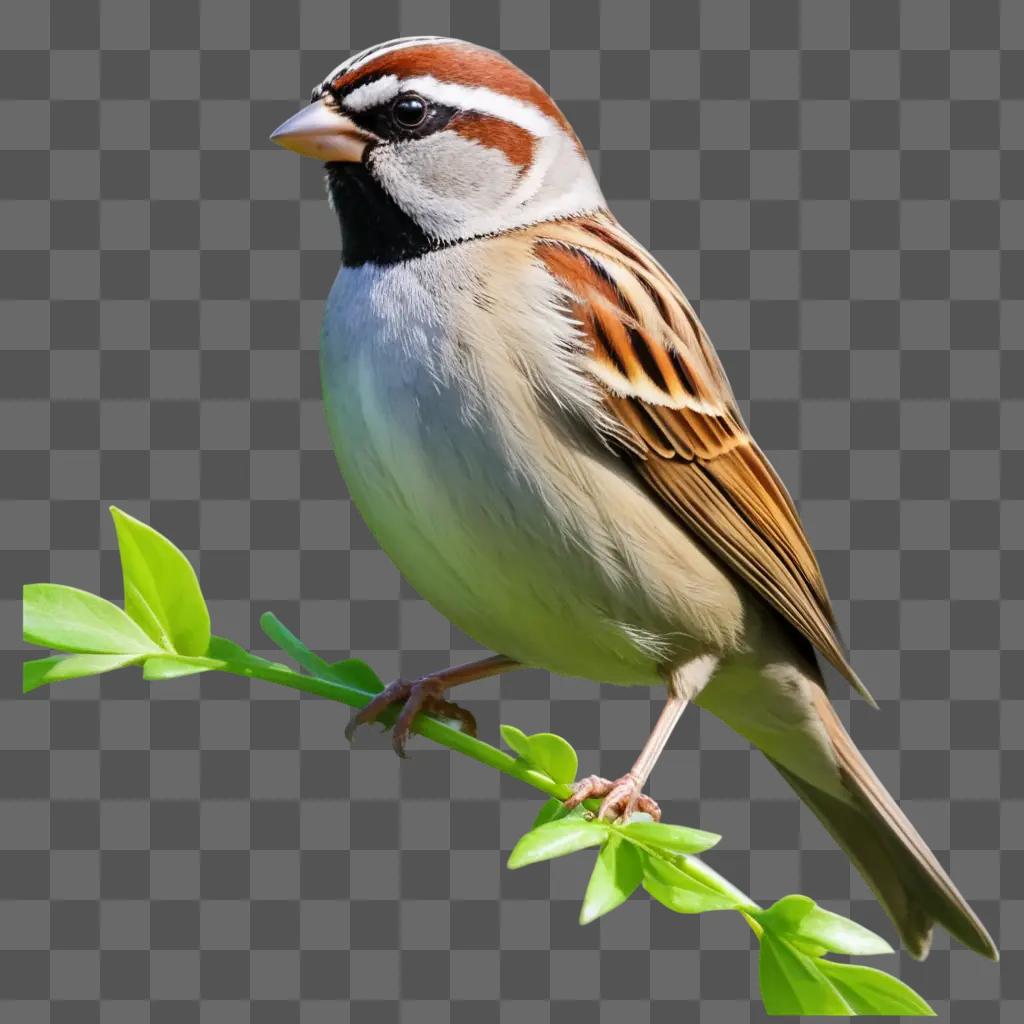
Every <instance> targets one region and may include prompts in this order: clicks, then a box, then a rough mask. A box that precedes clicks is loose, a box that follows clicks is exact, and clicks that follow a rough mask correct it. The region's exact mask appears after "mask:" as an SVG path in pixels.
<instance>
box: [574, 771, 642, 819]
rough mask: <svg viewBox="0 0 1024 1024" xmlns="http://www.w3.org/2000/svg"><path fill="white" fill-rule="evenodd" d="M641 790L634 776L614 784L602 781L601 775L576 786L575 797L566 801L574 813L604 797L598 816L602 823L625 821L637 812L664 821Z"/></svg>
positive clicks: (624, 776)
mask: <svg viewBox="0 0 1024 1024" xmlns="http://www.w3.org/2000/svg"><path fill="white" fill-rule="evenodd" d="M641 788H642V784H641V782H640V780H639V779H638V778H637V777H636V776H635V775H633V773H632V772H627V773H626V774H625V775H623V776H622V778H620V779H615V780H614V781H612V780H610V779H602V778H601V776H600V775H588V776H587V777H586V778H585V779H580V781H579V782H577V783H576V784H575V785H574V786H573V788H572V796H571V797H569V799H568V800H566V801H565V806H566V807H568V808H569V809H570V810H571V809H572V808H573V807H578V806H579V805H580V804H581V803H583V801H584V800H590V799H592V798H593V797H604V799H603V800H602V801H601V807H600V809H599V810H598V812H597V816H598V818H599V819H602V820H603V819H604V818H609V819H610V820H615V819H619V818H622V819H625V818H628V817H629V816H630V815H631V814H632V813H633V812H634V811H642V812H643V813H644V814H649V815H650V816H651V817H652V818H653V819H654V820H655V821H660V820H661V808H660V807H659V806H658V805H657V803H655V801H654V800H652V799H651V798H650V797H649V796H647V794H646V793H641V792H640V790H641Z"/></svg>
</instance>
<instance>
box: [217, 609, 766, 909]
mask: <svg viewBox="0 0 1024 1024" xmlns="http://www.w3.org/2000/svg"><path fill="white" fill-rule="evenodd" d="M261 624H262V626H263V628H264V630H265V632H266V633H267V635H268V636H270V637H271V639H273V640H274V641H275V642H276V643H278V644H279V646H281V647H283V648H284V649H285V650H286V651H288V653H290V654H291V655H292V656H293V657H294V658H295V659H296V660H297V661H299V662H300V664H303V665H304V666H305V667H306V668H307V670H309V672H310V674H309V675H304V674H302V673H300V672H293V671H292V670H291V669H288V668H285V667H284V666H283V665H278V664H276V663H274V662H272V661H267V660H266V659H265V658H260V657H257V656H256V655H253V654H249V653H248V652H244V654H242V655H241V656H239V657H237V658H231V657H227V658H226V659H225V660H226V664H225V666H224V668H223V669H222V671H224V672H234V673H236V674H238V675H242V676H249V677H251V678H257V679H264V680H266V681H267V682H270V683H277V684H279V685H281V686H287V687H289V688H290V689H292V690H301V691H302V692H303V693H312V694H315V695H316V696H318V697H326V698H327V699H328V700H334V701H338V702H339V703H341V704H347V705H348V706H349V707H353V708H364V707H366V705H367V704H369V703H370V701H371V700H372V699H373V697H374V696H375V694H373V693H371V692H369V691H367V690H365V689H363V688H362V687H361V686H358V685H356V684H355V683H353V682H350V681H347V680H346V679H345V678H344V672H343V671H342V669H340V668H339V667H338V666H335V665H331V664H329V663H328V662H326V661H324V659H323V658H321V657H320V656H319V655H316V654H314V653H313V652H312V651H310V650H308V649H307V648H306V647H305V645H304V644H303V643H302V641H301V640H299V638H298V637H296V636H295V635H294V634H293V633H292V632H291V631H290V630H289V629H288V628H287V627H286V626H285V625H284V624H283V623H282V622H281V621H280V620H279V619H277V618H276V617H275V616H273V615H271V614H269V613H268V614H266V615H264V616H263V618H262V620H261ZM397 717H398V709H397V708H388V709H386V710H385V711H384V712H383V713H382V714H381V716H380V718H379V719H378V721H380V722H381V724H383V725H392V724H394V721H395V719H396V718H397ZM412 731H413V732H415V733H418V734H419V735H420V736H423V737H424V738H426V739H428V740H432V741H433V742H434V743H438V744H440V745H441V746H442V747H447V748H448V749H449V750H454V751H456V752H457V753H459V754H464V755H465V756H466V757H471V758H472V759H473V760H474V761H478V762H479V763H480V764H484V765H487V766H488V767H489V768H494V769H496V770H497V771H499V772H504V773H505V774H506V775H511V776H512V777H513V778H515V779H519V781H520V782H525V783H526V784H527V785H528V786H533V788H534V789H538V790H540V791H541V792H542V793H545V794H546V795H547V796H550V797H555V798H556V799H558V800H566V799H568V798H569V796H570V795H571V793H572V788H571V787H570V786H568V785H566V784H565V783H558V782H553V781H552V780H551V779H549V778H548V777H547V776H546V775H543V774H541V773H540V772H537V771H534V770H533V769H531V768H529V767H527V766H526V765H525V764H524V763H523V762H522V761H521V760H519V759H517V758H514V757H511V756H510V755H508V754H506V753H505V752H504V751H503V750H499V749H498V748H497V747H492V746H491V745H490V744H489V743H485V742H484V741H483V740H479V739H477V738H476V737H474V736H469V735H467V734H466V733H464V732H462V731H461V730H459V729H457V728H454V727H452V726H450V725H448V724H446V723H445V722H442V721H441V720H440V719H437V718H433V717H431V716H429V715H425V714H419V715H417V716H416V718H415V719H414V720H413V724H412ZM591 805H593V807H592V809H596V808H597V801H589V800H588V801H587V802H586V806H588V807H590V806H591ZM680 860H681V861H682V862H683V863H681V864H680V867H681V868H682V870H684V871H686V872H687V873H688V874H690V875H691V876H692V877H693V878H695V879H697V881H699V882H701V883H703V884H704V885H706V886H708V888H710V889H714V890H715V891H716V892H720V893H722V894H723V895H726V896H729V897H731V898H733V899H735V900H736V901H737V903H739V904H740V908H739V909H740V910H741V912H747V913H751V912H752V913H757V912H759V911H760V910H761V909H762V908H761V907H760V906H759V905H758V904H757V903H755V902H754V901H753V900H752V899H751V898H750V897H749V896H748V895H747V894H746V893H744V892H743V891H742V890H741V889H738V888H737V887H736V886H735V885H733V884H732V883H731V882H730V881H728V880H727V879H725V878H723V877H722V876H721V875H720V874H719V873H718V872H717V871H715V870H714V869H713V868H711V867H709V866H708V865H707V864H705V863H704V862H703V861H702V860H700V859H699V858H698V857H694V856H689V855H682V856H681V857H680ZM747 913H744V916H747ZM747 920H748V921H750V918H749V917H748V918H747ZM751 927H753V925H751Z"/></svg>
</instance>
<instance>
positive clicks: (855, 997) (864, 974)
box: [818, 960, 936, 1017]
mask: <svg viewBox="0 0 1024 1024" xmlns="http://www.w3.org/2000/svg"><path fill="white" fill-rule="evenodd" d="M818 970H819V971H821V972H822V974H824V975H825V977H826V978H827V979H828V980H829V981H830V982H831V983H832V986H833V988H835V989H836V991H837V992H839V994H840V995H841V996H842V997H843V999H845V1000H846V1002H847V1003H849V1005H850V1007H851V1008H852V1009H853V1010H854V1012H855V1013H857V1014H864V1015H871V1016H886V1017H888V1016H892V1017H934V1016H935V1015H936V1014H935V1011H934V1010H933V1009H932V1008H931V1007H930V1006H929V1005H928V1004H927V1003H926V1002H925V1001H924V1000H923V999H922V998H921V997H920V996H919V995H918V994H917V993H916V992H915V991H914V990H913V989H912V988H911V987H910V986H909V985H905V984H904V983H903V982H902V981H900V980H899V978H894V977H893V976H892V975H891V974H886V973H885V972H884V971H878V970H876V969H875V968H874V967H862V966H861V965H860V964H841V963H836V961H835V960H819V961H818Z"/></svg>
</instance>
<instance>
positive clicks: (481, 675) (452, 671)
mask: <svg viewBox="0 0 1024 1024" xmlns="http://www.w3.org/2000/svg"><path fill="white" fill-rule="evenodd" d="M518 666H519V662H518V661H513V660H512V659H511V658H506V657H505V656H504V655H503V654H496V655H494V656H493V657H490V658H483V659H481V660H480V661H474V662H471V663H470V664H468V665H459V666H458V667H456V668H447V669H444V670H442V671H440V672H431V673H430V674H429V675H425V676H421V677H420V678H419V679H413V680H407V679H396V680H395V681H394V682H392V683H390V684H388V685H387V686H385V687H384V689H383V690H381V692H380V693H378V694H377V696H376V697H374V698H373V700H371V701H370V703H369V704H367V705H366V707H365V708H363V709H362V711H359V712H358V713H357V714H354V715H353V716H352V718H351V720H350V721H349V723H348V725H347V726H346V727H345V738H346V739H347V740H348V741H349V742H350V743H351V742H352V737H353V736H354V735H355V731H356V729H358V728H359V726H361V725H368V724H369V723H370V722H375V721H376V720H377V719H378V718H379V717H380V715H381V714H382V713H383V711H384V710H385V709H386V708H389V707H391V705H392V704H397V703H398V702H400V701H405V707H403V708H402V713H401V714H400V715H399V716H398V720H397V721H396V722H395V726H394V729H393V730H392V732H391V745H392V746H393V747H394V748H395V753H396V754H398V756H399V757H405V756H406V753H405V743H406V740H407V739H408V738H409V732H410V731H411V729H412V723H413V720H414V719H415V717H416V715H417V714H418V713H419V712H420V711H424V712H426V713H427V714H433V715H439V716H440V717H442V718H449V719H452V720H454V721H458V722H459V727H460V729H461V730H462V731H463V732H465V733H469V735H470V736H475V735H476V719H474V718H473V715H472V714H471V713H470V712H469V711H467V710H466V709H465V708H460V707H459V706H458V704H454V703H453V702H452V701H449V700H445V699H444V697H443V696H442V694H443V693H444V692H445V691H446V690H449V689H451V687H453V686H458V685H459V684H460V683H470V682H473V680H475V679H486V678H487V677H488V676H496V675H498V674H499V673H501V672H504V671H506V670H507V669H512V668H517V667H518Z"/></svg>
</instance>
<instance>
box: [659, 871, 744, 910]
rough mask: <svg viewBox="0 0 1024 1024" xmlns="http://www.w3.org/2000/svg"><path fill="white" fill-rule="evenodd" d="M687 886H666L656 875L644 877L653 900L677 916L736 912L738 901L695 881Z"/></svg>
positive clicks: (691, 881)
mask: <svg viewBox="0 0 1024 1024" xmlns="http://www.w3.org/2000/svg"><path fill="white" fill-rule="evenodd" d="M688 882H689V884H687V885H666V884H665V883H664V882H661V881H659V880H658V878H657V877H656V876H654V875H649V874H645V875H644V882H643V885H644V888H645V889H646V890H647V893H648V894H649V895H650V896H651V898H652V899H655V900H657V901H658V902H659V903H660V904H661V905H662V906H665V907H668V909H669V910H674V911H675V912H676V913H677V914H703V913H705V912H707V911H711V910H735V909H736V906H737V904H736V901H735V900H733V899H730V898H729V897H728V896H723V895H722V894H721V893H718V892H715V890H714V889H709V888H708V887H707V886H706V885H701V884H700V882H697V881H695V880H693V879H689V880H688Z"/></svg>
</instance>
